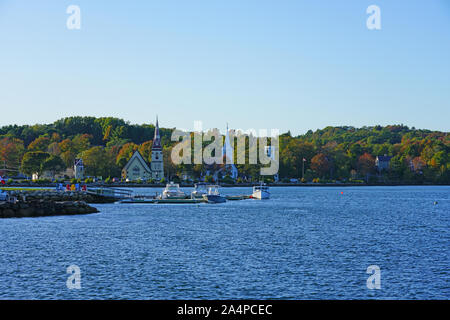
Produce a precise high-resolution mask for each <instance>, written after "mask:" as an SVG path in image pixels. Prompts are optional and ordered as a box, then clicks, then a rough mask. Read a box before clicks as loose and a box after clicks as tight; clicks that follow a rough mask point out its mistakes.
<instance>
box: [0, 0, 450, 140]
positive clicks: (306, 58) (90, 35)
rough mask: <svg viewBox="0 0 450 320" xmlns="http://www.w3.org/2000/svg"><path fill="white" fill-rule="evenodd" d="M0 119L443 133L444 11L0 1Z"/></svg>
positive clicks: (361, 3)
mask: <svg viewBox="0 0 450 320" xmlns="http://www.w3.org/2000/svg"><path fill="white" fill-rule="evenodd" d="M71 4H75V5H78V6H79V7H80V9H81V29H80V30H68V29H67V27H66V20H67V18H68V17H69V14H67V13H66V9H67V7H68V6H69V5H71ZM372 4H375V5H378V6H379V7H380V9H381V27H382V29H381V30H368V29H367V27H366V20H367V17H368V16H369V15H368V14H366V9H367V7H368V6H369V5H372ZM0 109H1V113H0V125H6V124H13V123H17V124H35V123H49V122H53V121H55V120H57V119H59V118H62V117H66V116H72V115H83V116H85V115H91V116H114V117H120V118H123V119H125V120H127V121H130V122H131V123H153V122H154V119H155V115H156V114H158V115H159V119H160V125H161V126H163V127H179V128H185V129H191V128H193V122H194V120H201V121H203V123H204V127H207V128H210V127H218V128H221V129H224V127H225V123H226V122H228V123H229V124H230V127H232V128H241V129H249V128H255V129H261V128H266V129H272V128H278V129H280V130H281V131H282V132H284V131H287V130H288V129H290V130H291V132H292V133H294V134H299V133H304V132H306V131H307V130H309V129H312V130H315V129H317V128H323V127H325V126H328V125H353V126H357V127H359V126H364V125H376V124H381V125H386V124H400V123H403V124H406V125H408V126H415V127H416V128H427V129H435V130H443V131H450V121H449V119H450V1H448V0H429V1H411V0H395V1H393V0H389V1H382V0H370V1H365V0H346V1H335V0H333V1H332V0H328V1H325V0H317V1H312V0H308V1H301V0H292V1H291V0H278V1H275V0H271V1H266V0H226V1H224V0H222V1H219V0H177V1H174V0H164V1H162V0H158V1H152V0H150V1H101V0H95V1H93V0H89V1H87V0H71V1H61V0H54V1H50V0H46V1H45V0H44V1H22V0H14V1H13V0H0Z"/></svg>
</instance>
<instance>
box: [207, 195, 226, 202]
mask: <svg viewBox="0 0 450 320" xmlns="http://www.w3.org/2000/svg"><path fill="white" fill-rule="evenodd" d="M203 199H205V200H206V201H207V202H208V203H223V202H226V201H227V199H226V198H225V197H222V196H219V195H216V194H208V195H204V196H203Z"/></svg>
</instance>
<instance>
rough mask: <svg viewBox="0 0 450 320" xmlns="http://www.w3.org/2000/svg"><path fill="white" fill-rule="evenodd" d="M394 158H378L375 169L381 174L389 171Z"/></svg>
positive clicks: (385, 156)
mask: <svg viewBox="0 0 450 320" xmlns="http://www.w3.org/2000/svg"><path fill="white" fill-rule="evenodd" d="M391 159H392V157H391V156H387V155H384V156H377V157H376V159H375V167H376V168H377V170H378V171H379V172H381V171H382V170H389V164H390V162H391Z"/></svg>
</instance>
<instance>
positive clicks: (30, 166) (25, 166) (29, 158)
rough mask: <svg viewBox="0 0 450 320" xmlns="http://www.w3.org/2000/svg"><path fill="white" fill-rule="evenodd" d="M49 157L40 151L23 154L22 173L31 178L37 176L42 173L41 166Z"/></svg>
mask: <svg viewBox="0 0 450 320" xmlns="http://www.w3.org/2000/svg"><path fill="white" fill-rule="evenodd" d="M49 157H50V154H48V153H47V152H42V151H30V152H27V153H25V155H24V156H23V159H22V172H24V173H25V174H27V175H29V176H31V175H32V174H34V173H37V175H38V176H39V175H40V174H41V173H42V164H43V163H44V161H45V160H46V159H47V158H49Z"/></svg>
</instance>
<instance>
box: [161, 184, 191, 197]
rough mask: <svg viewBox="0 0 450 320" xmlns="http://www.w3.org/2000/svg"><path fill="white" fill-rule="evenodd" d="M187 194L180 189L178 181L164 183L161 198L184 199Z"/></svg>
mask: <svg viewBox="0 0 450 320" xmlns="http://www.w3.org/2000/svg"><path fill="white" fill-rule="evenodd" d="M186 198H187V195H186V193H184V192H183V191H181V189H180V185H179V184H178V183H173V182H171V183H169V184H166V188H165V189H164V190H163V193H162V195H161V199H186Z"/></svg>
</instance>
